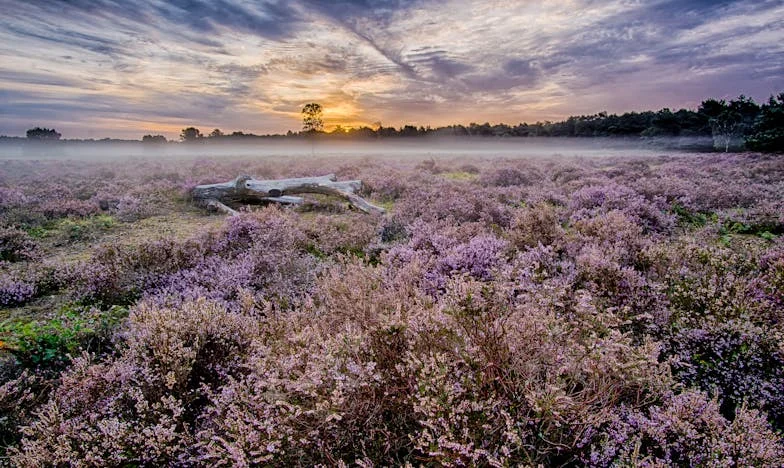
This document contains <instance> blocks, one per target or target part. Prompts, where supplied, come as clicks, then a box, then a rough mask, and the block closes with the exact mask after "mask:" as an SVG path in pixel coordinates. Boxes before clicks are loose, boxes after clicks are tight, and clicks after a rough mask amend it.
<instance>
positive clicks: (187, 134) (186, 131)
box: [180, 127, 204, 141]
mask: <svg viewBox="0 0 784 468" xmlns="http://www.w3.org/2000/svg"><path fill="white" fill-rule="evenodd" d="M203 137H204V136H203V135H202V134H201V131H199V129H198V128H196V127H188V128H183V129H182V132H180V139H181V140H182V141H196V140H198V139H200V138H203Z"/></svg>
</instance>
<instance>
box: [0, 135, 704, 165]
mask: <svg viewBox="0 0 784 468" xmlns="http://www.w3.org/2000/svg"><path fill="white" fill-rule="evenodd" d="M706 149H707V150H712V142H711V139H710V138H705V137H702V138H699V137H694V138H690V137H682V138H657V139H650V140H639V139H619V138H525V139H522V138H508V139H502V138H433V139H414V140H411V141H405V140H404V141H394V140H393V141H389V140H382V141H370V142H362V141H353V142H340V141H316V142H313V143H309V142H307V141H305V142H303V141H275V140H272V139H270V140H269V141H254V142H248V143H237V142H230V141H226V142H209V143H202V144H200V143H194V144H187V143H169V144H162V145H154V144H153V145H151V144H144V143H141V142H119V143H113V142H105V143H104V142H78V141H71V142H52V143H44V144H35V143H29V142H16V143H7V144H0V158H2V159H15V158H22V159H28V158H32V159H36V158H43V159H77V160H116V159H128V158H153V159H158V158H160V159H161V160H170V159H189V158H200V157H216V158H226V157H242V158H246V157H259V158H302V157H310V156H314V155H315V156H319V157H343V156H351V157H358V156H366V157H371V158H374V159H377V158H378V159H387V160H395V159H399V158H402V159H408V158H431V157H432V158H439V157H457V156H472V157H477V158H494V157H503V158H514V157H546V156H547V157H549V156H586V157H611V156H624V155H628V156H630V157H636V156H646V155H647V156H654V155H657V154H663V153H670V154H673V153H676V154H693V153H697V152H700V151H705V150H706Z"/></svg>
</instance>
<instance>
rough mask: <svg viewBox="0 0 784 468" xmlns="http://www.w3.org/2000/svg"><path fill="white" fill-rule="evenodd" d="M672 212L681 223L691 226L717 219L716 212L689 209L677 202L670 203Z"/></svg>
mask: <svg viewBox="0 0 784 468" xmlns="http://www.w3.org/2000/svg"><path fill="white" fill-rule="evenodd" d="M672 212H673V213H675V215H677V216H678V220H679V221H680V222H681V223H682V224H685V225H687V226H692V227H703V226H705V225H706V224H708V223H709V222H716V221H717V220H718V216H717V215H716V213H711V212H707V211H705V212H701V211H690V210H689V209H688V208H686V207H684V206H682V205H680V204H678V203H674V204H673V205H672Z"/></svg>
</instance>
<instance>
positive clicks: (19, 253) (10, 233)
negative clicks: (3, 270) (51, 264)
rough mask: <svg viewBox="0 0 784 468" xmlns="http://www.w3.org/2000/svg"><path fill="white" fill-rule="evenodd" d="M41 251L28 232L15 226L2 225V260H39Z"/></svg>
mask: <svg viewBox="0 0 784 468" xmlns="http://www.w3.org/2000/svg"><path fill="white" fill-rule="evenodd" d="M40 256H41V253H40V251H39V247H38V245H37V244H36V242H35V241H34V240H33V239H32V238H31V237H30V235H29V234H28V233H26V232H25V231H22V230H20V229H16V228H13V227H0V261H5V262H19V261H30V260H37V259H38V258H40Z"/></svg>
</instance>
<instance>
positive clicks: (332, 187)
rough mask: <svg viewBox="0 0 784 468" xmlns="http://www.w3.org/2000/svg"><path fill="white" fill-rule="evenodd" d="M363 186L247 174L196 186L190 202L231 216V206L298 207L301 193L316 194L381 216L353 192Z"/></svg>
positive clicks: (328, 179)
mask: <svg viewBox="0 0 784 468" xmlns="http://www.w3.org/2000/svg"><path fill="white" fill-rule="evenodd" d="M361 187H362V181H360V180H347V181H341V182H338V181H337V177H335V174H328V175H325V176H320V177H299V178H296V179H277V180H257V179H254V178H253V177H251V176H249V175H240V176H238V177H237V178H236V179H234V180H230V181H228V182H221V183H218V184H208V185H197V186H196V187H194V188H193V190H192V191H191V195H192V196H193V200H194V201H195V202H197V203H200V204H202V205H203V206H205V207H206V208H208V209H211V210H216V211H221V212H223V213H226V214H229V215H231V216H234V215H236V214H237V211H236V210H235V209H234V208H231V206H230V205H232V204H243V203H260V202H272V203H282V204H294V205H299V204H302V203H303V202H304V200H303V199H302V197H296V196H293V195H295V194H302V193H315V194H321V195H330V196H335V197H339V198H342V199H344V200H346V201H348V202H349V204H350V205H351V206H353V207H355V208H357V209H358V210H361V211H363V212H365V213H370V214H381V213H384V211H385V210H384V209H383V208H381V207H380V206H376V205H373V204H372V203H370V202H368V201H366V200H365V199H363V198H362V197H360V196H358V195H357V194H356V192H357V191H358V190H359V189H360V188H361Z"/></svg>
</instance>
